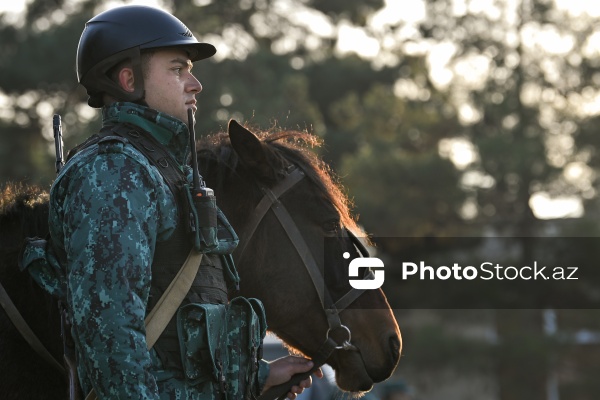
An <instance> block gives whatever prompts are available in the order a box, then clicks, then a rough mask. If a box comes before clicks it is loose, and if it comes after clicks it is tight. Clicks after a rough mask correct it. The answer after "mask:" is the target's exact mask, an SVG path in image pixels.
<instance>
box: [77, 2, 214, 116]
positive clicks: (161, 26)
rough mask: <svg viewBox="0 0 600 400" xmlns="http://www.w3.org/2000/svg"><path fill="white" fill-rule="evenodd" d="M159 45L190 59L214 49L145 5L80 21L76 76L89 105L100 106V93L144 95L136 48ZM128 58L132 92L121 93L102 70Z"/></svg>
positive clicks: (124, 97)
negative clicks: (179, 50)
mask: <svg viewBox="0 0 600 400" xmlns="http://www.w3.org/2000/svg"><path fill="white" fill-rule="evenodd" d="M161 47H182V48H184V49H185V50H186V51H187V52H188V54H189V57H190V60H191V61H192V62H194V61H198V60H202V59H204V58H208V57H211V56H213V55H214V54H215V53H216V51H217V50H216V49H215V47H214V46H213V45H211V44H208V43H200V42H198V40H197V39H196V38H195V37H194V35H193V34H192V32H190V30H189V29H188V28H187V27H186V26H185V25H184V24H183V22H181V21H180V20H179V19H177V18H175V17H174V16H172V15H171V14H169V13H167V12H165V11H162V10H159V9H157V8H152V7H146V6H122V7H117V8H113V9H110V10H108V11H104V12H102V13H100V14H98V15H97V16H95V17H94V18H92V19H90V20H89V21H88V22H87V23H86V24H85V28H84V30H83V33H82V34H81V38H80V39H79V46H78V47H77V79H78V80H79V83H81V84H82V85H83V87H85V88H86V90H87V93H88V95H89V96H90V98H89V99H88V104H89V105H90V106H91V107H96V108H100V107H102V105H103V102H102V95H103V94H104V93H107V94H110V95H111V96H113V97H115V98H117V99H119V100H124V101H141V100H143V99H144V80H143V76H142V67H141V61H140V52H141V51H143V50H147V49H156V48H161ZM127 59H130V60H131V63H132V68H133V73H134V77H135V82H136V85H135V91H134V92H133V93H129V92H126V91H124V90H122V89H121V88H120V86H119V85H118V84H117V83H116V82H114V81H113V80H111V79H110V77H109V76H108V73H109V72H110V70H111V68H113V67H115V66H116V65H117V64H119V63H120V62H122V61H125V60H127Z"/></svg>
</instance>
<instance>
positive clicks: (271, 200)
mask: <svg viewBox="0 0 600 400" xmlns="http://www.w3.org/2000/svg"><path fill="white" fill-rule="evenodd" d="M302 178H304V172H302V170H301V169H300V168H295V169H294V170H293V171H291V173H289V174H288V176H287V177H286V178H285V179H284V180H282V181H281V182H279V183H278V184H277V185H275V187H273V189H270V190H269V189H263V193H264V194H265V195H264V196H263V198H262V199H261V200H260V202H259V203H258V205H257V206H256V207H255V208H254V212H253V213H252V216H251V217H250V221H248V225H247V226H246V229H244V232H242V234H241V235H240V237H241V238H244V239H245V240H240V246H238V247H237V249H236V250H235V253H234V254H235V256H236V258H237V260H238V263H239V262H240V260H241V259H242V257H243V256H244V252H245V251H246V247H247V246H248V242H249V241H250V238H252V236H253V235H254V232H255V231H256V228H258V225H259V224H260V221H262V219H263V218H264V216H265V214H266V213H267V211H269V209H270V208H271V206H272V205H273V204H275V203H279V197H281V196H282V195H283V194H284V193H285V192H287V191H288V190H289V189H291V188H292V187H293V186H294V185H296V183H298V182H300V181H301V180H302Z"/></svg>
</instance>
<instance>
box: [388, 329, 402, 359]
mask: <svg viewBox="0 0 600 400" xmlns="http://www.w3.org/2000/svg"><path fill="white" fill-rule="evenodd" d="M389 341H390V350H391V352H392V359H393V362H394V364H396V363H397V362H398V360H399V359H400V338H399V337H398V335H396V334H393V335H392V336H390V339H389Z"/></svg>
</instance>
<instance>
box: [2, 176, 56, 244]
mask: <svg viewBox="0 0 600 400" xmlns="http://www.w3.org/2000/svg"><path fill="white" fill-rule="evenodd" d="M48 199H49V195H48V191H47V190H44V189H43V188H41V187H39V186H34V185H26V184H22V183H7V184H5V185H3V186H2V187H0V226H1V227H2V229H1V230H0V248H1V249H2V250H13V249H14V248H15V247H19V246H20V245H21V242H22V240H23V237H24V236H45V235H46V233H47V231H48ZM9 227H13V229H19V230H20V231H19V232H17V231H14V230H11V229H9Z"/></svg>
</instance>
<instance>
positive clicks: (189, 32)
mask: <svg viewBox="0 0 600 400" xmlns="http://www.w3.org/2000/svg"><path fill="white" fill-rule="evenodd" d="M180 35H181V36H185V37H190V38H191V37H194V35H192V32H191V31H190V30H189V29H186V30H185V32H183V33H180Z"/></svg>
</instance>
